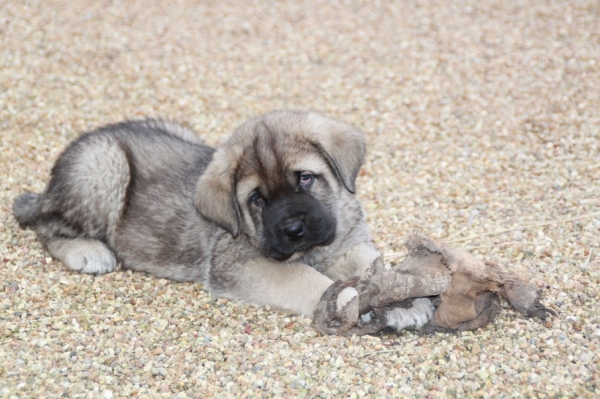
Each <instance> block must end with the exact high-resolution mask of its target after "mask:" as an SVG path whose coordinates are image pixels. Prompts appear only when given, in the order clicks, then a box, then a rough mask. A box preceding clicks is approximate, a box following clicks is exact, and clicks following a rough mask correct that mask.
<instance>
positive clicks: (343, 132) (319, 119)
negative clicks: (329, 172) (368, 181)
mask: <svg viewBox="0 0 600 399" xmlns="http://www.w3.org/2000/svg"><path fill="white" fill-rule="evenodd" d="M307 122H308V125H309V129H310V131H311V132H312V134H313V139H314V140H315V141H314V144H315V145H316V146H317V148H318V149H319V151H320V152H321V154H322V155H323V156H324V157H325V159H326V160H327V162H328V163H329V165H330V166H331V167H332V168H333V170H334V171H335V173H336V174H337V177H338V178H339V179H340V180H341V181H342V183H343V184H344V187H346V189H347V190H348V191H350V192H351V193H353V194H354V192H355V191H356V186H355V182H356V176H357V175H358V171H359V170H360V167H361V165H362V163H363V160H364V158H365V138H364V135H363V134H362V132H361V131H360V130H358V129H356V128H355V127H353V126H351V125H348V124H346V123H343V122H340V121H336V120H333V119H329V118H326V117H324V116H322V115H319V114H316V113H310V114H308V117H307Z"/></svg>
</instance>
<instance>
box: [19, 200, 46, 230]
mask: <svg viewBox="0 0 600 399" xmlns="http://www.w3.org/2000/svg"><path fill="white" fill-rule="evenodd" d="M41 198H42V196H41V195H39V194H36V193H30V192H26V193H23V194H19V196H18V197H17V198H16V199H15V202H13V206H12V211H13V215H15V219H17V222H19V226H21V228H22V229H26V228H28V227H31V226H32V225H33V223H34V222H35V220H36V219H37V215H38V209H39V204H40V199H41Z"/></svg>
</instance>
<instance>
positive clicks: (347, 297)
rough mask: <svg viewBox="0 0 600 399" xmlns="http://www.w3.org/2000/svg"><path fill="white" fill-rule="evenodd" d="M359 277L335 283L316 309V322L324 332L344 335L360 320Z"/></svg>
mask: <svg viewBox="0 0 600 399" xmlns="http://www.w3.org/2000/svg"><path fill="white" fill-rule="evenodd" d="M357 282H358V278H352V279H349V280H346V281H342V280H338V281H336V282H335V283H333V284H332V285H331V286H330V287H329V288H328V289H327V290H326V291H325V293H324V294H323V296H322V297H321V301H320V302H319V303H318V305H317V307H316V309H315V324H316V325H317V328H318V329H319V331H321V332H322V333H324V334H339V335H343V334H345V333H346V332H347V331H348V330H350V329H351V328H352V327H353V326H354V325H355V324H356V322H357V321H358V291H357V290H356V288H355V285H356V283H357Z"/></svg>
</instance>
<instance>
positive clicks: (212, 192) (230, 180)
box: [194, 149, 242, 237]
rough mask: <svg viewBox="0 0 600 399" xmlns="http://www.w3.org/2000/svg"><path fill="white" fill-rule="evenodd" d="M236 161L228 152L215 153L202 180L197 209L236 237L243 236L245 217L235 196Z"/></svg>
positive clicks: (195, 197)
mask: <svg viewBox="0 0 600 399" xmlns="http://www.w3.org/2000/svg"><path fill="white" fill-rule="evenodd" d="M232 152H234V151H232ZM234 160H235V156H234V155H233V154H232V153H228V151H226V150H225V149H222V150H221V149H219V150H217V151H215V153H214V154H213V159H212V161H211V162H210V163H209V164H208V167H207V168H206V170H205V171H204V173H203V174H202V176H200V178H199V179H198V184H197V185H196V192H195V193H194V205H196V208H197V209H198V211H200V213H201V214H202V215H203V216H204V217H206V218H207V219H209V220H211V221H213V222H215V223H217V224H218V225H220V226H221V227H223V228H225V229H227V231H229V233H231V235H232V236H234V237H236V236H237V235H238V234H239V232H240V221H241V218H242V215H241V210H240V206H239V204H238V201H237V198H236V192H235V185H236V182H235V169H236V162H235V161H234Z"/></svg>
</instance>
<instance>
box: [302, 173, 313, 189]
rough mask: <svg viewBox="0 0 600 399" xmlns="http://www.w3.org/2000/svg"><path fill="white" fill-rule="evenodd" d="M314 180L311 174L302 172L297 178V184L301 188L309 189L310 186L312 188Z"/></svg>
mask: <svg viewBox="0 0 600 399" xmlns="http://www.w3.org/2000/svg"><path fill="white" fill-rule="evenodd" d="M315 178H316V176H315V175H313V174H312V173H308V172H302V173H300V177H299V178H298V184H299V185H300V187H302V188H310V186H312V184H313V183H314V182H315Z"/></svg>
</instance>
